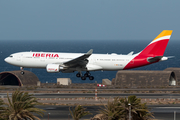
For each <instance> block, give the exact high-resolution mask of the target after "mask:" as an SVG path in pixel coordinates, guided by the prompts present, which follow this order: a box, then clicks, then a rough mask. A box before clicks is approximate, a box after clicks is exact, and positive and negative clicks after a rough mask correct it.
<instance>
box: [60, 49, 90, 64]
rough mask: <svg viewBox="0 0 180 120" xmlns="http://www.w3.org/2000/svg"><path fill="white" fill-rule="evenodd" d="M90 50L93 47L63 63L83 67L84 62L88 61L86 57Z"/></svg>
mask: <svg viewBox="0 0 180 120" xmlns="http://www.w3.org/2000/svg"><path fill="white" fill-rule="evenodd" d="M92 52H93V49H90V50H89V51H88V52H87V53H86V54H84V55H82V56H80V57H77V58H75V59H72V60H70V61H67V62H64V63H63V64H64V65H65V66H67V67H76V66H79V67H85V66H86V64H87V63H88V60H87V58H88V57H89V56H90V55H91V54H92Z"/></svg>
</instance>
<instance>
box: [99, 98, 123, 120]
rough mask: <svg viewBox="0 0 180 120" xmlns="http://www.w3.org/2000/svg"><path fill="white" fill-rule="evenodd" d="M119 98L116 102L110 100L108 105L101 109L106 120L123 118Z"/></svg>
mask: <svg viewBox="0 0 180 120" xmlns="http://www.w3.org/2000/svg"><path fill="white" fill-rule="evenodd" d="M119 99H120V98H119V97H116V98H115V99H114V101H112V102H110V101H109V100H108V103H107V105H104V108H101V110H100V113H101V114H102V118H101V119H104V120H120V119H121V118H122V115H123V114H122V107H121V105H120V103H119Z"/></svg>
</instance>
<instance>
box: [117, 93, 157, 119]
mask: <svg viewBox="0 0 180 120" xmlns="http://www.w3.org/2000/svg"><path fill="white" fill-rule="evenodd" d="M120 103H121V106H122V108H123V110H122V112H123V115H124V119H125V120H128V119H129V111H130V109H131V120H150V119H151V118H154V116H153V113H151V112H150V111H149V109H148V107H147V105H146V103H143V104H142V103H141V99H140V98H137V97H136V96H135V95H131V96H129V97H128V99H126V98H121V99H120Z"/></svg>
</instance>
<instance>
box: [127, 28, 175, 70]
mask: <svg viewBox="0 0 180 120" xmlns="http://www.w3.org/2000/svg"><path fill="white" fill-rule="evenodd" d="M172 32H173V31H172V30H163V31H162V32H161V33H160V34H159V35H158V36H157V37H156V38H155V39H154V40H153V41H152V42H151V43H150V44H149V45H148V46H147V47H146V48H145V49H144V50H142V51H141V52H140V53H138V54H137V55H136V56H135V57H134V58H133V59H132V60H131V62H129V63H128V64H127V65H126V66H125V67H124V69H131V68H135V67H139V66H145V65H148V64H151V63H155V62H158V61H160V60H161V59H164V58H163V55H164V52H165V49H166V46H167V44H168V42H169V39H170V37H171V34H172Z"/></svg>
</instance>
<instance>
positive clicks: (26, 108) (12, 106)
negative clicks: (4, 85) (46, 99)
mask: <svg viewBox="0 0 180 120" xmlns="http://www.w3.org/2000/svg"><path fill="white" fill-rule="evenodd" d="M7 97H8V104H7V108H6V110H5V113H4V114H3V115H4V116H6V118H7V119H9V120H23V119H24V120H27V119H30V120H35V119H38V120H40V118H38V117H36V116H35V115H33V113H37V114H39V115H40V116H41V117H42V116H43V114H44V112H45V111H44V110H43V109H39V108H36V107H35V106H36V105H40V103H39V102H38V101H37V99H36V98H35V97H32V95H29V94H28V92H20V91H19V90H16V91H15V92H14V93H12V99H10V98H9V94H8V93H7Z"/></svg>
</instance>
